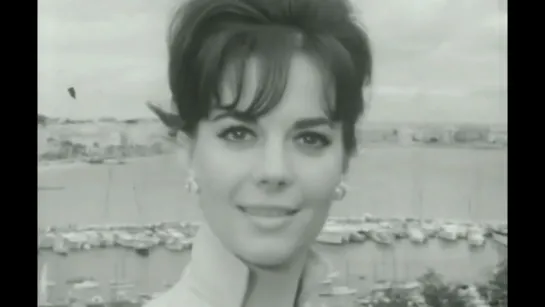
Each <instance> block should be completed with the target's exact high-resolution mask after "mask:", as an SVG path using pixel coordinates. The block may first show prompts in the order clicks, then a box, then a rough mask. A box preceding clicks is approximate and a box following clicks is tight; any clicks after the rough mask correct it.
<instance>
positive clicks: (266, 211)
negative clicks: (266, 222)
mask: <svg viewBox="0 0 545 307" xmlns="http://www.w3.org/2000/svg"><path fill="white" fill-rule="evenodd" d="M241 209H242V211H244V212H246V213H248V214H250V215H254V216H262V217H282V216H286V215H293V214H294V213H295V212H296V211H294V210H284V209H276V208H274V209H272V208H241Z"/></svg>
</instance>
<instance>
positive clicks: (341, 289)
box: [320, 286, 357, 296]
mask: <svg viewBox="0 0 545 307" xmlns="http://www.w3.org/2000/svg"><path fill="white" fill-rule="evenodd" d="M356 293H357V290H356V289H354V288H349V287H345V286H338V287H332V288H331V290H330V291H327V292H323V293H320V296H350V295H355V294H356Z"/></svg>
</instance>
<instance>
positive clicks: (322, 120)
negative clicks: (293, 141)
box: [212, 111, 333, 130]
mask: <svg viewBox="0 0 545 307" xmlns="http://www.w3.org/2000/svg"><path fill="white" fill-rule="evenodd" d="M224 118H232V119H235V120H237V121H240V122H243V123H247V124H256V123H257V118H256V117H254V116H251V115H250V114H247V113H244V112H237V111H227V112H223V113H221V114H218V115H216V116H214V117H213V118H212V121H219V120H222V119H224ZM317 126H329V127H332V126H333V123H332V121H331V120H330V119H329V118H327V117H310V118H303V119H299V120H297V121H296V122H295V123H294V124H293V127H294V128H295V129H297V130H304V129H309V128H314V127H317Z"/></svg>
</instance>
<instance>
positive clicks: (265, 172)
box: [190, 54, 345, 267]
mask: <svg viewBox="0 0 545 307" xmlns="http://www.w3.org/2000/svg"><path fill="white" fill-rule="evenodd" d="M258 69H259V68H258V62H257V61H255V60H253V61H250V62H249V65H247V71H246V85H245V90H244V91H243V95H242V97H241V101H240V103H239V107H240V110H241V111H242V110H244V109H245V107H247V106H248V105H249V104H250V103H251V100H252V99H253V97H254V93H255V89H256V86H257V84H256V83H257V82H256V80H257V78H258V74H259V72H258ZM228 76H229V75H228V74H227V77H226V78H225V80H224V82H223V84H224V85H223V87H222V91H221V99H222V101H225V102H230V101H232V99H233V98H234V88H235V87H234V86H233V84H234V82H233V80H230V79H229V77H228ZM324 84H325V83H324V76H323V70H321V69H319V68H318V66H317V65H315V63H314V62H313V60H312V59H311V58H310V57H308V56H305V55H303V54H296V55H295V56H294V57H293V59H292V63H291V68H290V71H289V78H288V83H287V87H286V91H285V93H284V95H283V98H282V99H281V101H280V103H279V104H278V105H277V106H276V107H275V108H274V109H273V110H272V111H270V112H269V113H268V114H266V115H265V116H263V117H261V118H258V119H257V120H256V121H252V120H251V119H246V118H240V117H239V116H236V113H235V115H232V114H231V115H230V114H228V113H226V112H225V111H222V110H219V109H218V110H212V112H211V114H210V119H209V120H205V121H201V123H200V124H199V127H198V131H197V134H196V135H197V136H196V138H195V139H194V140H193V143H192V145H191V162H190V163H191V165H190V166H191V168H192V170H193V171H194V173H195V180H196V182H197V183H198V185H199V187H200V206H201V208H202V211H203V214H204V217H205V219H206V221H207V223H208V224H209V226H210V228H211V229H212V231H213V232H214V233H215V234H216V236H217V237H218V238H219V239H220V240H221V241H222V242H223V244H224V245H225V247H227V248H228V249H229V250H231V251H232V252H233V253H234V254H236V255H237V256H239V257H240V258H242V259H243V260H245V261H246V262H249V263H251V264H254V265H258V266H264V267H274V266H278V265H282V264H285V263H287V262H288V261H289V260H290V258H291V257H293V256H295V255H296V254H297V253H298V252H301V251H304V250H305V249H306V248H307V247H308V246H309V244H311V243H312V242H313V241H314V240H315V238H316V236H317V235H318V233H319V232H320V230H321V228H322V226H323V224H324V222H325V220H326V218H327V215H328V212H329V208H330V206H331V203H332V200H333V195H334V194H335V192H334V191H335V188H336V186H337V185H338V184H339V182H340V181H341V178H342V175H343V165H345V163H344V162H345V161H344V159H345V153H344V149H343V144H342V129H341V125H340V124H334V123H332V122H330V121H329V120H328V118H327V116H326V113H325V111H324V110H325V109H326V108H325V106H326V105H327V104H328V103H330V101H331V99H329V98H330V97H326V96H325V95H326V92H327V91H326V88H324ZM329 92H330V93H331V91H329Z"/></svg>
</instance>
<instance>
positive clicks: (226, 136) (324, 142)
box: [218, 126, 331, 148]
mask: <svg viewBox="0 0 545 307" xmlns="http://www.w3.org/2000/svg"><path fill="white" fill-rule="evenodd" d="M234 133H242V134H249V135H251V136H252V137H255V136H256V135H255V133H254V132H253V131H252V130H251V129H249V128H247V127H244V126H231V127H228V128H226V129H224V130H223V131H221V132H220V133H219V134H218V137H220V138H221V139H223V140H226V141H229V142H244V141H245V140H244V137H242V139H240V138H239V137H235V138H232V137H230V136H232V135H233V134H234ZM308 137H310V138H312V139H314V140H317V141H318V142H319V143H320V145H318V146H315V145H309V144H304V143H303V144H302V145H304V146H307V145H308V146H311V147H318V148H325V147H328V146H329V145H331V139H330V138H329V137H327V136H325V135H323V134H321V133H318V132H313V131H307V132H302V133H299V134H298V135H297V139H298V140H300V139H304V138H308Z"/></svg>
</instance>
